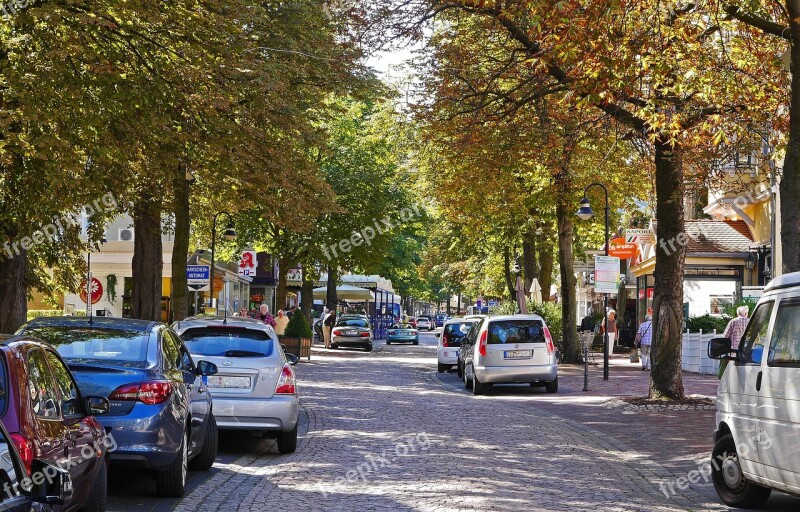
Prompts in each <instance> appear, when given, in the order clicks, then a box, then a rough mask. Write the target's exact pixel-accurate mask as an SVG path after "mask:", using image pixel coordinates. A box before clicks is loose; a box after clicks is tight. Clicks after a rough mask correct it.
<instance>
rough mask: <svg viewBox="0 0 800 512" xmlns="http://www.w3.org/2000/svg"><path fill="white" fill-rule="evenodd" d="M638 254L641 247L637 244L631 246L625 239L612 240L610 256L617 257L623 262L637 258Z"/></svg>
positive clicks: (609, 250)
mask: <svg viewBox="0 0 800 512" xmlns="http://www.w3.org/2000/svg"><path fill="white" fill-rule="evenodd" d="M638 254H639V246H638V245H637V244H629V243H628V242H627V241H626V240H625V239H624V238H615V239H613V240H611V243H610V244H609V247H608V255H609V256H615V257H617V258H619V259H622V260H627V259H628V258H635V257H636V256H637V255H638Z"/></svg>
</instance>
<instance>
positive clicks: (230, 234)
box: [209, 212, 236, 309]
mask: <svg viewBox="0 0 800 512" xmlns="http://www.w3.org/2000/svg"><path fill="white" fill-rule="evenodd" d="M220 215H225V216H226V217H228V225H227V226H226V228H225V233H223V235H222V236H224V237H225V240H228V241H231V240H233V239H234V238H236V231H235V230H234V229H233V218H231V214H230V213H228V212H219V213H218V214H216V215H214V222H213V223H212V225H211V276H210V278H211V282H210V290H209V307H213V306H214V266H215V259H214V258H215V253H214V251H215V249H216V246H217V218H219V216H220ZM217 309H219V308H217Z"/></svg>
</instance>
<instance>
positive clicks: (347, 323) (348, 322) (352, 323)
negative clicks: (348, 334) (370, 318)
mask: <svg viewBox="0 0 800 512" xmlns="http://www.w3.org/2000/svg"><path fill="white" fill-rule="evenodd" d="M336 327H363V328H364V329H369V322H367V321H366V320H364V319H363V318H342V319H341V320H339V321H338V322H337V323H336Z"/></svg>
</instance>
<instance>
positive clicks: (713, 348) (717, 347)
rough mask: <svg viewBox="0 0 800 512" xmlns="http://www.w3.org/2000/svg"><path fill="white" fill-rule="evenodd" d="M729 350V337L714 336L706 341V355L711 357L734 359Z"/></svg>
mask: <svg viewBox="0 0 800 512" xmlns="http://www.w3.org/2000/svg"><path fill="white" fill-rule="evenodd" d="M731 352H733V346H732V343H731V340H730V339H729V338H714V339H712V340H711V341H709V342H708V357H709V358H711V359H728V360H735V359H736V358H735V357H732V356H731Z"/></svg>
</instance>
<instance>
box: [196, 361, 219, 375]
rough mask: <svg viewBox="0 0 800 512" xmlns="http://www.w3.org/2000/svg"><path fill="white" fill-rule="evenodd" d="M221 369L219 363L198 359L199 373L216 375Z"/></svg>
mask: <svg viewBox="0 0 800 512" xmlns="http://www.w3.org/2000/svg"><path fill="white" fill-rule="evenodd" d="M218 371H219V369H218V368H217V365H215V364H214V363H212V362H210V361H198V362H197V374H198V375H203V376H205V377H207V376H209V375H216V374H217V372H218Z"/></svg>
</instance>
